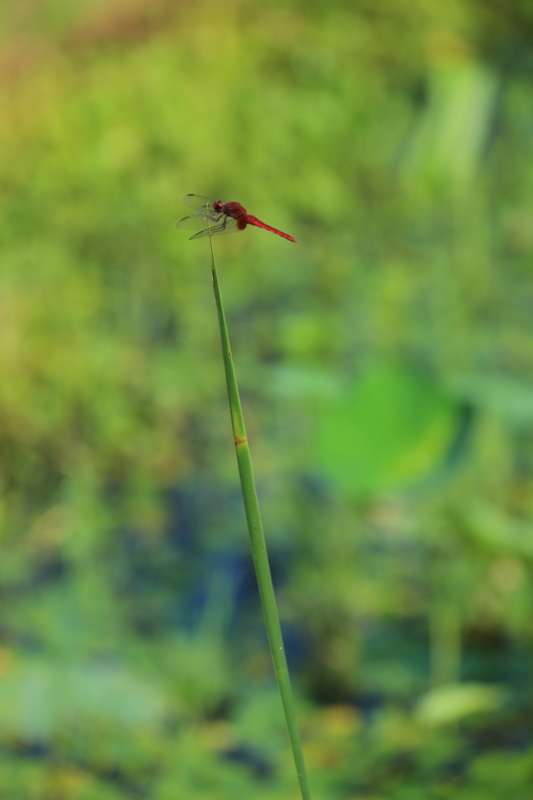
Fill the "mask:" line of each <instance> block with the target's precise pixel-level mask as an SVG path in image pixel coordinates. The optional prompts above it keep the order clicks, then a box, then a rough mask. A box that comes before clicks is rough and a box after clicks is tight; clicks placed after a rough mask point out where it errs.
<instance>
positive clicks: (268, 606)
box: [209, 237, 311, 800]
mask: <svg viewBox="0 0 533 800" xmlns="http://www.w3.org/2000/svg"><path fill="white" fill-rule="evenodd" d="M209 242H210V244H211V262H212V275H213V291H214V293H215V300H216V304H217V312H218V322H219V325H220V338H221V341H222V356H223V358H224V369H225V372H226V384H227V387H228V399H229V405H230V411H231V423H232V426H233V435H234V437H235V449H236V452H237V464H238V466H239V475H240V479H241V488H242V496H243V500H244V508H245V511H246V519H247V522H248V531H249V533H250V542H251V545H252V555H253V560H254V566H255V574H256V576H257V584H258V586H259V595H260V597H261V604H262V606H263V614H264V617H265V623H266V629H267V634H268V641H269V644H270V651H271V653H272V661H273V662H274V671H275V673H276V679H277V682H278V688H279V693H280V695H281V702H282V703H283V710H284V712H285V720H286V722H287V729H288V732H289V738H290V742H291V747H292V753H293V757H294V763H295V765H296V772H297V775H298V781H299V783H300V791H301V794H302V798H303V800H311V792H310V789H309V782H308V779H307V770H306V767H305V761H304V756H303V752H302V743H301V740H300V732H299V730H298V720H297V718H296V710H295V707H294V700H293V697H292V690H291V681H290V676H289V668H288V666H287V659H286V656H285V648H284V645H283V638H282V635H281V626H280V623H279V616H278V609H277V605H276V596H275V594H274V586H273V585H272V576H271V574H270V565H269V562H268V555H267V549H266V543H265V537H264V534H263V525H262V523H261V516H260V513H259V503H258V501H257V493H256V490H255V482H254V474H253V470H252V460H251V458H250V449H249V447H248V439H247V438H246V429H245V427H244V418H243V414H242V408H241V401H240V397H239V389H238V386H237V378H236V375H235V368H234V366H233V358H232V356H231V348H230V343H229V337H228V329H227V326H226V319H225V316H224V307H223V305H222V298H221V296H220V288H219V285H218V276H217V269H216V264H215V254H214V252H213V242H212V239H211V237H209Z"/></svg>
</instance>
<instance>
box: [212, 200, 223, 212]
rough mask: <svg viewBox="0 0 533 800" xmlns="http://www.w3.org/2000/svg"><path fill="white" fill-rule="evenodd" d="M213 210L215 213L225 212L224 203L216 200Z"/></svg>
mask: <svg viewBox="0 0 533 800" xmlns="http://www.w3.org/2000/svg"><path fill="white" fill-rule="evenodd" d="M213 209H214V211H223V210H224V203H223V202H222V200H215V202H214V203H213Z"/></svg>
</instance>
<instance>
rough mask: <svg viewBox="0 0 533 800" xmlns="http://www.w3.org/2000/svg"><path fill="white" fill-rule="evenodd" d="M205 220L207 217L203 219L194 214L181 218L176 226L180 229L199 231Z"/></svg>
mask: <svg viewBox="0 0 533 800" xmlns="http://www.w3.org/2000/svg"><path fill="white" fill-rule="evenodd" d="M205 222H206V220H205V218H204V219H202V218H201V217H197V216H196V214H194V215H193V216H192V217H183V219H180V221H179V222H178V223H177V225H176V228H179V229H180V231H197V230H198V228H203V227H204V225H205Z"/></svg>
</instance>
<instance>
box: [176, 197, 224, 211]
mask: <svg viewBox="0 0 533 800" xmlns="http://www.w3.org/2000/svg"><path fill="white" fill-rule="evenodd" d="M183 202H184V203H185V205H186V206H189V207H190V208H194V210H195V211H198V212H199V213H200V214H202V213H204V212H205V211H213V203H215V202H216V198H214V197H204V196H203V195H201V194H186V195H185V197H184V198H183Z"/></svg>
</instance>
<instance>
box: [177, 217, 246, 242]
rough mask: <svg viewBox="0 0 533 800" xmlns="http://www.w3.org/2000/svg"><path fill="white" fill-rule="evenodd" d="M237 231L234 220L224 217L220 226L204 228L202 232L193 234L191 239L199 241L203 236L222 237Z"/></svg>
mask: <svg viewBox="0 0 533 800" xmlns="http://www.w3.org/2000/svg"><path fill="white" fill-rule="evenodd" d="M186 219H187V217H186ZM238 230H239V228H238V227H237V220H236V219H233V218H232V217H224V221H223V222H222V223H221V224H220V225H215V226H213V227H211V228H206V229H205V230H204V231H200V232H199V233H195V234H194V236H191V239H201V238H202V237H203V236H223V235H224V234H225V233H235V232H236V231H238Z"/></svg>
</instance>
